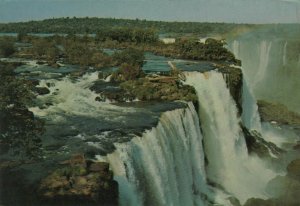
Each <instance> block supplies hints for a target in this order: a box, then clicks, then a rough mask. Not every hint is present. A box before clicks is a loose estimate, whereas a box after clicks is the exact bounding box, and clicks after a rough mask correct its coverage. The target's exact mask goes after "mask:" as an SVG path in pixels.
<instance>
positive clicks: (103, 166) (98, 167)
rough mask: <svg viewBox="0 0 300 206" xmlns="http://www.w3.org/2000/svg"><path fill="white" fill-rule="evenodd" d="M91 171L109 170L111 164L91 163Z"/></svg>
mask: <svg viewBox="0 0 300 206" xmlns="http://www.w3.org/2000/svg"><path fill="white" fill-rule="evenodd" d="M89 170H90V171H91V172H103V171H104V172H108V170H109V164H108V163H107V162H95V163H92V164H91V165H90V168H89Z"/></svg>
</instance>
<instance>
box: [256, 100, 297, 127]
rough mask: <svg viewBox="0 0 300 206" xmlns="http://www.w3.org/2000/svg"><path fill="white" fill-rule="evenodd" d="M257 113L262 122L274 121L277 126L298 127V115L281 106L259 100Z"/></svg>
mask: <svg viewBox="0 0 300 206" xmlns="http://www.w3.org/2000/svg"><path fill="white" fill-rule="evenodd" d="M257 105H258V111H259V113H260V116H261V118H262V120H263V121H268V122H271V121H276V122H277V123H279V124H289V125H300V115H298V114H297V113H295V112H291V111H289V110H288V108H287V107H286V106H284V105H282V104H277V103H270V102H266V101H262V100H259V101H258V102H257Z"/></svg>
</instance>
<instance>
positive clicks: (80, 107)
mask: <svg viewBox="0 0 300 206" xmlns="http://www.w3.org/2000/svg"><path fill="white" fill-rule="evenodd" d="M96 80H98V73H97V72H94V73H87V74H85V75H84V76H83V77H82V78H80V79H78V80H72V79H70V77H68V76H67V77H64V78H63V79H50V80H42V81H41V82H40V85H39V86H41V87H48V85H49V86H50V87H49V90H50V94H48V95H44V96H39V98H38V100H39V101H40V103H41V104H43V103H51V104H52V105H53V106H49V107H48V108H39V107H34V108H31V110H32V111H33V112H34V113H35V114H36V115H38V116H40V117H46V118H49V119H51V120H53V119H57V120H59V119H63V116H65V115H77V116H87V117H98V118H103V117H109V118H110V120H113V119H115V118H116V120H120V119H119V117H120V116H121V114H123V113H128V112H134V111H135V110H134V109H132V108H125V107H118V106H115V105H112V104H110V103H108V102H107V103H106V102H101V103H99V102H97V101H95V98H96V97H97V96H98V95H97V94H96V93H95V92H92V91H91V90H90V89H89V87H90V86H91V85H92V84H93V82H94V81H96Z"/></svg>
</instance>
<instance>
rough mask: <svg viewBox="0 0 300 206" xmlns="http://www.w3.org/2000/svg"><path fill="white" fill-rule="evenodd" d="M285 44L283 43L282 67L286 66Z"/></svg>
mask: <svg viewBox="0 0 300 206" xmlns="http://www.w3.org/2000/svg"><path fill="white" fill-rule="evenodd" d="M287 44H288V43H287V42H285V43H284V46H283V55H282V65H283V66H285V65H286V50H287Z"/></svg>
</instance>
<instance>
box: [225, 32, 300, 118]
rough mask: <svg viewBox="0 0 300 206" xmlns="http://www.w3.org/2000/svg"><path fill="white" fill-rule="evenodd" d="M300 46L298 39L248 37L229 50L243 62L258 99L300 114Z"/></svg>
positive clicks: (233, 42) (239, 40)
mask: <svg viewBox="0 0 300 206" xmlns="http://www.w3.org/2000/svg"><path fill="white" fill-rule="evenodd" d="M298 44H299V41H297V40H294V39H287V40H283V39H282V38H274V37H273V38H271V37H270V36H265V37H264V36H260V37H257V36H255V35H254V34H253V35H252V34H248V35H247V34H246V35H245V36H241V37H239V38H238V39H236V40H234V41H231V42H229V45H228V48H229V49H230V50H231V51H232V52H233V53H234V55H235V56H236V57H237V58H238V59H240V60H241V61H242V67H243V74H244V77H245V79H246V80H247V82H248V85H249V87H250V88H251V90H252V91H253V94H254V96H255V98H256V99H263V100H267V101H270V102H278V103H281V104H284V105H286V106H287V107H288V108H289V109H290V110H293V111H296V112H298V113H300V108H299V99H300V81H299V77H300V56H299V53H300V48H299V47H298V46H297V45H298ZM291 93H292V94H291Z"/></svg>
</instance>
